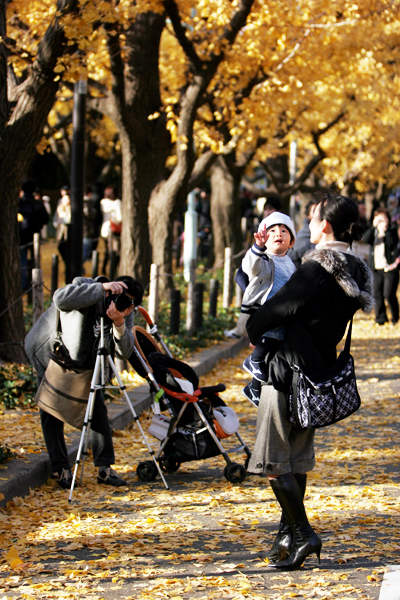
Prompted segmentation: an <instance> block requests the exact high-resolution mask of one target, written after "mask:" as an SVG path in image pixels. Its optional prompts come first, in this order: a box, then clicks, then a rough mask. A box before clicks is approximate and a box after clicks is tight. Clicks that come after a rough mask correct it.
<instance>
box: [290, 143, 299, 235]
mask: <svg viewBox="0 0 400 600" xmlns="http://www.w3.org/2000/svg"><path fill="white" fill-rule="evenodd" d="M296 154H297V143H296V142H290V155H289V178H290V179H289V184H290V185H293V184H294V182H295V181H296ZM289 215H290V218H291V219H292V221H293V223H294V221H295V216H296V196H295V194H292V195H291V196H290V204H289Z"/></svg>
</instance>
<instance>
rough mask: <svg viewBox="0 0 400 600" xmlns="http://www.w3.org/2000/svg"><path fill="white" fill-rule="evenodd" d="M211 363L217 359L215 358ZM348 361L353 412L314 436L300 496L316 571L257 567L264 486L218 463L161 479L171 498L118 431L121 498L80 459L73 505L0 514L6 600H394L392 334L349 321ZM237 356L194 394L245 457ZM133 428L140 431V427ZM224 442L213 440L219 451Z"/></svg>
mask: <svg viewBox="0 0 400 600" xmlns="http://www.w3.org/2000/svg"><path fill="white" fill-rule="evenodd" d="M399 331H400V329H399ZM230 344H231V342H228V343H227V346H229V348H230V350H231V352H232V353H233V349H232V348H231V347H230ZM232 346H234V344H232ZM236 350H237V348H236ZM214 351H217V357H218V358H220V357H222V356H223V354H222V353H221V352H220V347H216V348H214V349H213V350H212V351H211V354H214ZM352 352H353V355H354V357H355V364H356V370H357V375H358V382H359V390H360V395H361V397H362V406H361V409H360V410H359V411H358V412H357V413H356V414H355V415H352V416H351V417H350V418H349V419H346V420H345V421H343V422H341V423H338V424H336V425H334V426H332V427H328V428H326V429H323V430H319V431H318V433H317V436H316V459H317V461H316V468H315V469H314V471H312V472H311V473H310V474H309V477H308V485H307V491H306V496H305V506H306V509H307V514H308V517H309V519H310V522H311V523H312V525H313V527H314V528H315V530H316V531H317V533H318V534H319V535H320V536H321V538H322V542H323V547H322V554H321V565H318V563H317V561H316V558H315V556H312V557H309V558H307V560H306V561H305V564H304V566H303V567H302V568H301V569H299V570H298V571H293V572H282V573H281V572H279V571H275V570H272V569H270V568H269V567H268V564H267V562H266V560H265V554H266V551H267V550H268V549H269V547H270V545H271V543H272V540H273V537H274V535H275V533H276V530H277V526H278V522H279V517H280V510H279V507H278V506H277V503H276V500H275V498H274V496H273V493H272V491H271V488H270V486H269V485H268V482H267V481H266V478H265V477H261V476H255V475H248V477H247V478H246V479H245V481H244V482H242V483H241V484H240V485H232V484H230V483H229V482H227V480H226V479H225V477H224V475H223V470H224V461H223V459H222V457H220V456H218V457H215V458H212V459H207V460H204V461H193V462H189V463H183V464H182V465H181V467H180V468H179V470H178V471H177V472H176V473H174V474H167V475H166V478H167V481H168V484H169V486H170V490H166V489H165V488H164V486H163V484H162V481H161V480H160V478H159V477H157V478H156V480H154V481H150V482H142V481H140V480H138V478H137V476H136V473H135V469H136V466H137V464H138V462H140V461H141V460H146V459H147V458H148V453H147V449H145V448H143V444H142V441H141V439H140V435H139V433H138V431H137V428H135V427H130V428H126V429H124V430H118V431H116V432H115V449H116V455H117V465H118V469H119V470H120V472H121V474H123V476H124V479H126V481H127V486H126V487H123V488H112V489H111V488H107V487H106V486H101V485H98V484H97V483H96V477H95V476H96V471H95V469H94V468H93V465H92V461H90V460H89V461H87V466H85V477H84V482H83V485H82V486H81V487H80V488H78V489H77V490H76V493H75V494H74V499H73V502H72V503H68V501H67V497H68V494H67V493H66V492H65V490H62V489H61V488H59V486H58V485H57V483H56V482H55V481H53V480H49V481H48V482H47V483H45V484H43V485H42V486H41V487H40V488H36V489H35V490H32V491H31V492H30V494H29V496H27V497H26V498H24V499H23V500H22V499H21V498H15V501H14V502H12V501H11V502H9V504H8V507H7V508H6V509H5V510H1V511H0V529H2V526H3V527H4V534H2V533H1V532H0V547H2V548H3V552H2V553H1V554H0V588H2V590H4V591H2V593H3V594H6V595H5V599H6V600H11V599H12V600H14V599H15V600H19V599H20V598H28V599H29V600H44V599H45V598H46V599H47V598H62V599H63V600H66V599H68V600H76V598H77V597H85V599H86V600H159V599H161V600H164V599H166V600H167V599H168V600H220V599H223V600H225V599H227V600H266V599H271V600H286V599H290V598H300V599H306V598H307V599H308V598H312V599H318V600H399V589H400V581H399V578H400V570H399V566H400V542H399V531H400V455H399V450H398V440H399V436H400V410H399V404H400V400H399V396H400V385H399V379H400V350H399V347H398V330H397V329H396V330H395V329H394V328H392V329H391V328H389V327H387V328H374V327H370V322H369V321H365V320H362V319H357V322H356V321H355V324H354V331H353V347H352ZM247 353H248V349H247V348H244V349H243V350H242V351H241V352H240V354H239V355H237V356H234V357H233V358H230V359H227V360H225V361H221V362H219V363H218V365H217V366H216V367H215V368H214V369H213V370H212V371H211V372H209V373H207V374H206V375H203V377H202V381H201V383H202V385H211V384H213V383H217V382H219V381H223V382H224V383H226V385H227V390H226V392H224V393H223V394H221V396H222V397H223V399H224V400H225V401H226V403H227V404H228V405H229V406H231V407H232V408H234V410H235V411H236V413H237V415H238V416H239V419H240V431H241V435H242V436H243V439H244V440H245V442H246V443H247V444H248V445H249V447H250V448H252V447H253V444H254V437H255V422H256V410H255V409H254V407H252V406H251V404H250V403H249V402H248V401H247V400H245V399H244V398H243V396H242V395H241V389H242V388H243V386H244V385H245V384H246V383H247V382H248V375H247V374H246V372H245V371H243V369H242V367H241V365H242V361H243V359H244V357H245V356H246V355H247ZM225 356H226V355H225ZM203 359H204V360H199V364H198V367H199V366H200V365H203V364H204V363H205V362H206V361H205V357H204V356H203ZM141 422H142V424H143V426H144V427H147V424H148V423H149V421H147V419H145V417H144V416H142V418H141ZM235 443H236V442H235V440H233V439H232V438H228V439H227V440H224V446H226V447H227V448H229V447H230V445H233V444H235ZM236 444H237V443H236ZM235 460H237V462H240V463H243V462H244V457H243V456H242V455H241V453H238V454H237V459H235ZM0 477H1V473H0ZM1 584H3V587H2V585H1ZM0 596H1V594H0Z"/></svg>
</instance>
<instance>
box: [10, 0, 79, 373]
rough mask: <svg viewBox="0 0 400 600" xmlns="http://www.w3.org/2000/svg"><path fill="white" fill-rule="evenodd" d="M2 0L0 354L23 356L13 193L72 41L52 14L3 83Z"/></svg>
mask: <svg viewBox="0 0 400 600" xmlns="http://www.w3.org/2000/svg"><path fill="white" fill-rule="evenodd" d="M7 4H8V2H7V1H6V0H0V28H1V30H0V36H1V38H2V40H4V41H3V43H0V77H1V79H0V181H1V185H0V205H1V219H0V264H1V268H0V357H1V358H2V359H3V360H7V361H16V362H26V355H25V352H24V350H23V342H24V337H25V325H24V318H23V312H22V301H21V300H20V299H19V296H20V293H21V286H20V280H21V278H20V257H19V241H18V229H17V209H18V197H19V190H20V186H21V182H22V179H23V176H24V174H25V172H26V170H27V168H28V166H29V164H30V161H31V159H32V156H33V154H34V152H35V147H36V144H37V143H38V142H39V141H40V139H41V136H42V132H43V126H44V124H45V123H46V119H47V115H48V113H49V111H50V109H51V107H52V105H53V103H54V99H55V95H56V91H57V88H58V82H57V81H55V78H56V76H55V73H54V67H55V66H56V64H57V60H58V58H59V57H60V56H62V55H63V53H65V52H66V51H68V52H70V51H71V47H70V46H68V45H67V42H68V40H67V39H66V38H65V36H64V31H63V27H62V25H61V23H60V20H59V19H58V17H56V16H53V17H52V19H51V21H50V24H49V26H48V27H47V29H46V31H45V33H44V36H43V38H42V40H41V41H40V43H39V46H38V50H37V54H36V56H35V57H34V59H33V60H32V64H31V66H30V68H29V73H28V74H27V76H26V78H24V79H23V80H22V81H21V83H19V84H18V81H17V80H16V78H14V77H13V73H12V72H10V73H9V78H8V83H7V77H6V70H7V67H6V61H7V58H8V52H9V50H8V47H7V42H8V39H7V32H6V18H5V11H6V6H7ZM76 7H77V2H76V0H59V1H58V4H57V8H58V10H59V13H60V14H66V13H68V12H73V11H75V10H76Z"/></svg>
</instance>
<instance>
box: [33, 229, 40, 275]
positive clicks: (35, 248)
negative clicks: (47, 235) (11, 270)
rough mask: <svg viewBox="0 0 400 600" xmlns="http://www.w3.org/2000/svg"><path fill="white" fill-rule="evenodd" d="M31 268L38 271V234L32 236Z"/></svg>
mask: <svg viewBox="0 0 400 600" xmlns="http://www.w3.org/2000/svg"><path fill="white" fill-rule="evenodd" d="M33 266H34V268H35V269H40V233H34V234H33Z"/></svg>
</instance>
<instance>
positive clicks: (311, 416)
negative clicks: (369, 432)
mask: <svg viewBox="0 0 400 600" xmlns="http://www.w3.org/2000/svg"><path fill="white" fill-rule="evenodd" d="M352 327H353V319H351V321H350V326H349V330H348V332H347V337H346V343H345V346H344V350H343V351H342V352H341V353H340V355H339V357H338V359H337V360H336V362H335V364H334V365H333V366H332V367H330V369H328V370H326V371H324V372H322V373H319V374H318V375H313V376H310V377H309V376H307V375H306V374H305V373H304V372H303V371H302V370H301V369H300V367H298V366H297V365H292V366H291V368H292V371H293V378H292V389H291V392H290V394H289V421H290V422H291V423H292V425H294V426H295V427H296V428H298V429H307V428H308V427H315V428H319V427H327V426H328V425H332V424H333V423H337V422H338V421H341V420H342V419H345V418H346V417H349V416H350V415H352V414H353V413H354V412H356V410H358V409H359V408H360V405H361V398H360V395H359V393H358V390H357V382H356V375H355V372H354V360H353V357H352V355H351V354H350V346H351V331H352Z"/></svg>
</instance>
